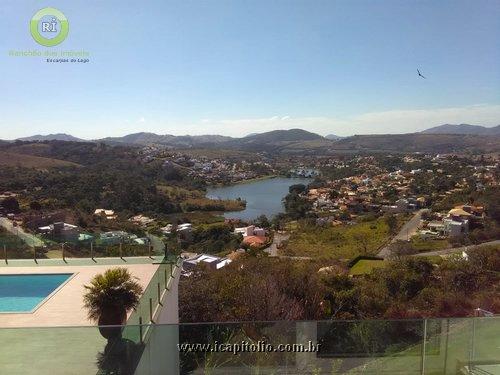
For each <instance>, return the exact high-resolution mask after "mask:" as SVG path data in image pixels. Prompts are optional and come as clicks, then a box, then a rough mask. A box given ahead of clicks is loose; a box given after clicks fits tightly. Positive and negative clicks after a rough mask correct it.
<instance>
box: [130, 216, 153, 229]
mask: <svg viewBox="0 0 500 375" xmlns="http://www.w3.org/2000/svg"><path fill="white" fill-rule="evenodd" d="M128 220H129V221H131V222H132V223H134V224H137V225H140V226H143V227H145V226H147V225H148V224H151V223H152V222H154V221H155V220H154V219H151V218H150V217H147V216H144V215H136V216H133V217H131V218H130V219H128Z"/></svg>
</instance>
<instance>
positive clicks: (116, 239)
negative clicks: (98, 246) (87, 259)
mask: <svg viewBox="0 0 500 375" xmlns="http://www.w3.org/2000/svg"><path fill="white" fill-rule="evenodd" d="M99 239H100V241H101V242H102V243H103V244H104V245H118V244H120V243H125V242H129V241H130V240H131V236H130V235H129V234H128V233H127V232H124V231H118V230H117V231H110V232H105V233H101V235H100V238H99Z"/></svg>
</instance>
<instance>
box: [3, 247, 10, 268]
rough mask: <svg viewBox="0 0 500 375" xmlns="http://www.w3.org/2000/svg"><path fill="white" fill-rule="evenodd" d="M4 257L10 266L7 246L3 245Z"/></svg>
mask: <svg viewBox="0 0 500 375" xmlns="http://www.w3.org/2000/svg"><path fill="white" fill-rule="evenodd" d="M3 257H4V259H5V264H9V261H8V260H7V245H3Z"/></svg>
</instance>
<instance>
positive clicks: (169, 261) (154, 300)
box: [123, 255, 182, 342]
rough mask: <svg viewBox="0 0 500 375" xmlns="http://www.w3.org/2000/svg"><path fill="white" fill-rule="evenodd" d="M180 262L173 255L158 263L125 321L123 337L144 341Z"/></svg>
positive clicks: (178, 268)
mask: <svg viewBox="0 0 500 375" xmlns="http://www.w3.org/2000/svg"><path fill="white" fill-rule="evenodd" d="M180 267H182V260H181V259H180V258H179V257H177V256H174V255H171V256H168V257H165V258H164V259H163V260H162V261H161V262H159V263H158V269H157V270H156V272H155V273H154V274H153V277H152V278H151V281H150V282H149V284H148V286H147V287H146V288H145V289H144V292H143V294H142V296H141V299H140V300H139V305H138V306H137V308H136V309H135V310H134V311H132V313H131V314H130V316H129V317H128V319H127V327H126V328H125V330H124V334H123V336H124V337H127V338H130V339H132V340H134V341H141V342H142V341H144V336H145V335H147V331H148V328H149V325H150V324H155V323H156V320H157V317H158V314H159V313H160V311H161V309H162V308H163V307H164V306H163V302H162V301H163V300H164V295H165V293H168V292H169V291H170V288H171V287H172V283H173V282H174V279H175V277H176V275H178V273H179V272H180Z"/></svg>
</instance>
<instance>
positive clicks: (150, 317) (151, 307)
mask: <svg viewBox="0 0 500 375" xmlns="http://www.w3.org/2000/svg"><path fill="white" fill-rule="evenodd" d="M149 321H150V322H151V323H154V322H153V299H152V298H150V299H149Z"/></svg>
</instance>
